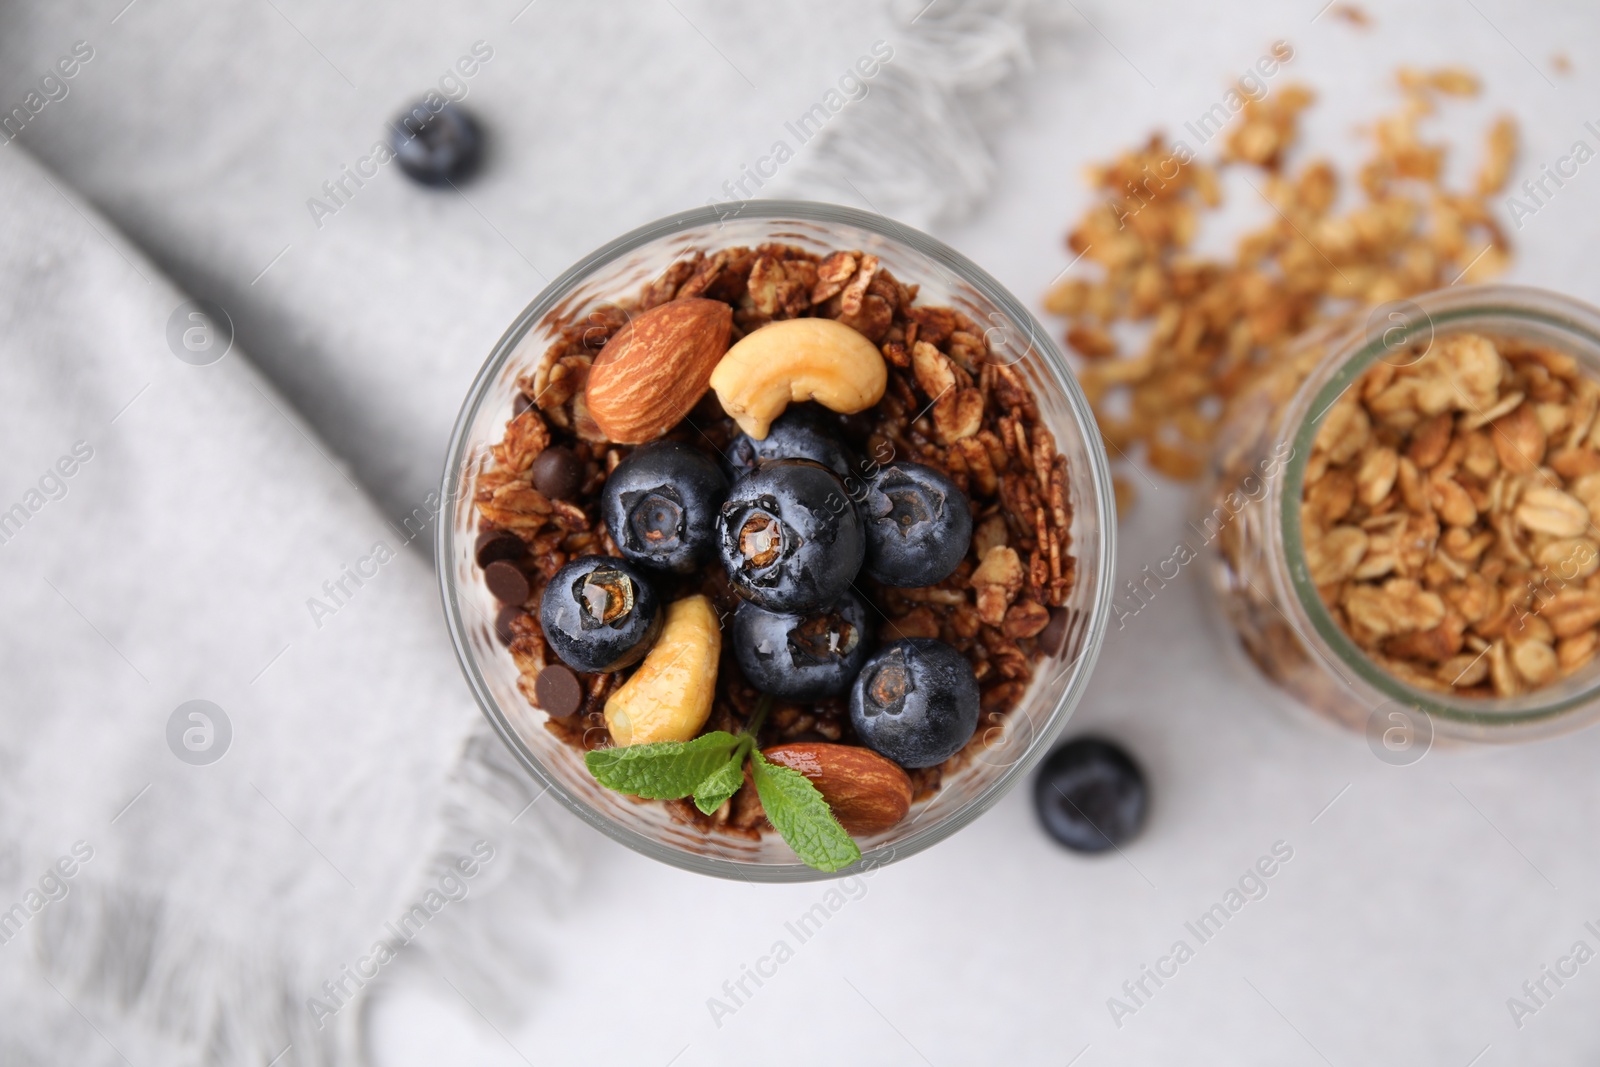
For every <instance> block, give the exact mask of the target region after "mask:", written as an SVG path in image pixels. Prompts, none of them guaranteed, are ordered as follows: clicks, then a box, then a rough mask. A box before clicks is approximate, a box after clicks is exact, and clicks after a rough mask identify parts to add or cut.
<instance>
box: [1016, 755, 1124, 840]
mask: <svg viewBox="0 0 1600 1067" xmlns="http://www.w3.org/2000/svg"><path fill="white" fill-rule="evenodd" d="M1033 802H1034V806H1035V807H1036V808H1037V810H1038V812H1039V821H1040V822H1041V823H1042V824H1043V825H1044V828H1045V831H1046V832H1047V833H1049V835H1050V836H1051V837H1053V838H1055V839H1056V840H1057V841H1059V842H1060V843H1061V844H1063V845H1065V846H1066V847H1067V848H1070V849H1072V850H1073V851H1074V852H1105V851H1106V850H1108V849H1112V848H1117V847H1119V846H1121V845H1124V844H1126V843H1128V842H1129V841H1131V840H1132V839H1133V838H1134V836H1135V835H1136V834H1138V832H1139V829H1140V828H1141V827H1142V826H1143V825H1144V818H1145V813H1146V811H1147V810H1148V808H1149V805H1150V791H1149V789H1148V788H1147V787H1146V786H1145V779H1144V772H1143V771H1141V770H1140V769H1139V765H1138V764H1137V763H1135V762H1134V761H1133V757H1132V756H1130V755H1128V753H1127V752H1126V751H1125V750H1124V749H1123V748H1122V747H1121V746H1120V745H1117V744H1115V743H1113V742H1111V741H1105V740H1101V739H1100V738H1095V737H1080V738H1078V739H1076V740H1073V741H1068V742H1067V743H1066V744H1064V745H1062V746H1061V747H1060V748H1058V749H1056V750H1055V751H1054V752H1052V753H1050V755H1049V757H1048V758H1046V759H1045V761H1044V763H1043V765H1041V766H1040V768H1039V771H1038V774H1037V775H1036V776H1035V777H1034V780H1033Z"/></svg>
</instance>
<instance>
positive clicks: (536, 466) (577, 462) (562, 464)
mask: <svg viewBox="0 0 1600 1067" xmlns="http://www.w3.org/2000/svg"><path fill="white" fill-rule="evenodd" d="M532 469H533V487H534V488H535V489H537V490H539V492H541V493H543V494H544V495H545V496H547V497H550V498H551V499H552V500H566V499H568V498H570V497H571V496H572V494H574V493H576V492H577V491H578V487H579V486H580V485H582V484H583V460H581V459H579V458H578V454H577V453H576V452H574V451H572V449H570V448H567V447H565V446H563V445H555V446H553V447H550V448H547V449H545V450H544V451H543V452H540V453H539V455H538V458H536V459H535V460H534V461H533V468H532Z"/></svg>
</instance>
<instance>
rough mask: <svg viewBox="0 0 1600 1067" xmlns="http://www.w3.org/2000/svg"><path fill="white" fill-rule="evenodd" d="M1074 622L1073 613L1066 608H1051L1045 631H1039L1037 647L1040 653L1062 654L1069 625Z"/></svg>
mask: <svg viewBox="0 0 1600 1067" xmlns="http://www.w3.org/2000/svg"><path fill="white" fill-rule="evenodd" d="M1071 621H1072V612H1070V611H1068V610H1067V609H1066V608H1051V609H1050V621H1049V622H1047V623H1045V624H1044V629H1043V630H1040V631H1039V637H1038V640H1037V645H1038V648H1039V651H1041V652H1044V653H1047V654H1049V655H1057V654H1059V653H1060V652H1061V646H1062V643H1063V642H1064V641H1065V640H1066V637H1067V624H1068V623H1070V622H1071Z"/></svg>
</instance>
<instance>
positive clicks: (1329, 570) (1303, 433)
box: [1194, 286, 1600, 760]
mask: <svg viewBox="0 0 1600 1067" xmlns="http://www.w3.org/2000/svg"><path fill="white" fill-rule="evenodd" d="M1597 406H1600V311H1596V310H1595V309H1594V308H1591V307H1588V306H1587V305H1584V304H1581V303H1579V302H1578V301H1575V300H1572V299H1569V298H1567V297H1563V296H1559V295H1556V294H1553V293H1548V292H1544V291H1541V290H1535V289H1526V288H1517V287H1509V286H1484V287H1467V288H1460V289H1445V290H1440V291H1437V292H1434V293H1430V294H1426V295H1423V296H1419V297H1418V298H1417V299H1416V300H1415V301H1400V302H1396V303H1393V304H1388V305H1383V306H1381V307H1378V308H1375V309H1371V310H1370V311H1366V312H1359V313H1352V314H1350V315H1348V316H1347V317H1345V318H1344V319H1342V320H1340V321H1337V322H1333V323H1330V324H1328V325H1327V326H1325V327H1323V328H1320V329H1318V330H1316V331H1314V332H1312V333H1310V334H1308V335H1307V336H1305V337H1303V338H1301V339H1300V341H1299V342H1298V343H1297V345H1296V346H1295V348H1294V349H1293V350H1292V351H1291V352H1290V353H1288V355H1287V357H1286V358H1285V359H1284V360H1282V361H1281V362H1280V363H1279V364H1277V365H1276V366H1275V367H1274V368H1273V370H1272V371H1271V372H1270V373H1267V374H1265V375H1263V376H1262V377H1261V378H1259V379H1258V380H1257V381H1255V382H1254V383H1252V385H1251V386H1250V387H1249V388H1248V389H1246V390H1245V391H1244V392H1242V393H1241V395H1240V396H1239V397H1238V398H1236V400H1235V401H1234V403H1233V404H1232V405H1231V406H1230V407H1229V409H1228V412H1227V414H1226V416H1225V420H1224V424H1223V429H1222V432H1221V434H1220V436H1219V438H1218V447H1217V449H1216V451H1215V453H1214V456H1213V459H1212V461H1211V464H1210V466H1209V468H1208V470H1207V474H1206V478H1205V482H1204V485H1203V489H1202V493H1201V496H1200V498H1199V499H1200V514H1199V515H1198V516H1197V518H1196V522H1195V527H1194V528H1196V529H1199V530H1203V531H1204V535H1205V537H1206V543H1207V545H1208V549H1209V551H1210V556H1211V558H1210V564H1211V566H1210V567H1209V571H1210V573H1211V576H1212V587H1213V591H1214V593H1215V597H1216V601H1217V604H1218V605H1219V607H1220V608H1221V610H1222V612H1223V614H1224V615H1225V616H1226V618H1227V620H1228V621H1229V622H1230V623H1231V625H1232V630H1233V634H1234V636H1236V638H1237V647H1238V648H1239V649H1240V650H1242V651H1243V652H1244V653H1245V657H1246V658H1247V659H1248V660H1249V661H1250V662H1251V663H1252V664H1253V665H1254V667H1255V668H1256V669H1257V670H1258V671H1259V673H1260V675H1261V676H1262V677H1264V678H1265V680H1266V681H1267V682H1268V683H1270V685H1271V686H1272V687H1273V688H1274V689H1276V690H1277V691H1278V692H1279V694H1280V695H1282V696H1286V697H1288V698H1289V699H1290V702H1291V703H1293V704H1295V705H1298V706H1299V707H1302V708H1305V709H1309V710H1310V711H1312V712H1314V713H1316V714H1317V715H1320V716H1322V717H1325V718H1328V719H1331V720H1333V721H1335V722H1339V723H1341V724H1343V725H1346V726H1349V727H1351V728H1353V729H1357V730H1362V729H1364V730H1366V731H1367V733H1368V738H1369V741H1370V742H1372V743H1373V744H1374V746H1375V747H1374V751H1377V752H1378V753H1379V755H1380V756H1382V757H1384V758H1390V756H1391V755H1394V756H1395V758H1396V759H1397V760H1398V759H1399V758H1400V757H1399V756H1398V755H1396V751H1397V745H1398V748H1405V747H1407V746H1409V745H1410V744H1412V743H1413V742H1414V741H1415V740H1416V738H1415V737H1414V736H1413V735H1417V734H1420V735H1425V737H1423V740H1431V739H1432V738H1433V737H1440V738H1444V739H1461V740H1478V741H1485V740H1492V741H1507V740H1523V739H1528V738H1532V737H1543V736H1548V735H1551V734H1554V733H1561V732H1566V731H1569V730H1572V729H1576V728H1578V727H1580V726H1583V725H1587V724H1588V723H1589V722H1591V721H1593V719H1594V718H1595V717H1596V713H1597V711H1600V700H1597V699H1596V698H1597V697H1600V660H1597V658H1596V656H1595V651H1596V647H1597V643H1600V524H1597V519H1600V434H1596V432H1595V427H1596V424H1597V419H1596V408H1597ZM1591 498H1593V499H1594V501H1595V505H1596V506H1595V509H1594V512H1593V513H1592V514H1591V511H1590V506H1589V503H1588V501H1589V500H1590V499H1591ZM1230 643H1231V642H1230ZM1397 731H1398V732H1397ZM1396 738H1398V739H1399V740H1398V742H1396ZM1379 746H1381V748H1380V747H1379ZM1424 750H1425V749H1424ZM1416 758H1420V756H1418V757H1416Z"/></svg>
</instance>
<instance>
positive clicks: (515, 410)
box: [511, 390, 533, 418]
mask: <svg viewBox="0 0 1600 1067" xmlns="http://www.w3.org/2000/svg"><path fill="white" fill-rule="evenodd" d="M531 407H533V401H532V400H530V399H529V398H528V394H527V393H524V392H522V391H521V390H518V391H517V395H516V396H514V397H512V398H511V417H512V418H516V417H517V416H518V415H521V414H522V413H523V412H524V411H527V410H528V409H529V408H531Z"/></svg>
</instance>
